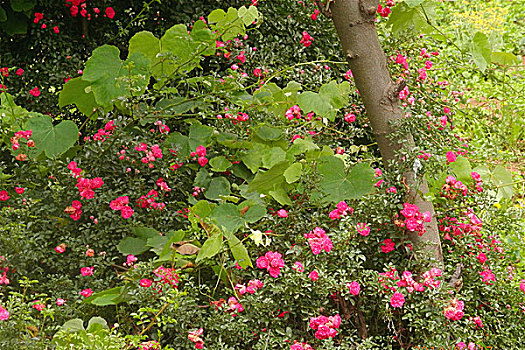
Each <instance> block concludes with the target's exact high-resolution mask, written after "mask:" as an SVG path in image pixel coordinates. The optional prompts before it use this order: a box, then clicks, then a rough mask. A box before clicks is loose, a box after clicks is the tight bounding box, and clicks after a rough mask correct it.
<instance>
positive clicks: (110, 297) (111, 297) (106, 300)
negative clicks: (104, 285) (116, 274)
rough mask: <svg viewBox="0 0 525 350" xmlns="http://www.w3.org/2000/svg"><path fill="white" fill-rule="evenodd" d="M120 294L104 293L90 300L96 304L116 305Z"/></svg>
mask: <svg viewBox="0 0 525 350" xmlns="http://www.w3.org/2000/svg"><path fill="white" fill-rule="evenodd" d="M119 298H120V294H105V295H101V296H97V297H96V298H94V299H93V300H92V301H91V304H93V305H96V306H108V305H117V304H118V303H119V302H118V299H119Z"/></svg>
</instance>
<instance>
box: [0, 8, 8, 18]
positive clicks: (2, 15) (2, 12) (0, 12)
mask: <svg viewBox="0 0 525 350" xmlns="http://www.w3.org/2000/svg"><path fill="white" fill-rule="evenodd" d="M5 21H7V13H6V12H5V10H4V9H3V7H2V6H0V22H5Z"/></svg>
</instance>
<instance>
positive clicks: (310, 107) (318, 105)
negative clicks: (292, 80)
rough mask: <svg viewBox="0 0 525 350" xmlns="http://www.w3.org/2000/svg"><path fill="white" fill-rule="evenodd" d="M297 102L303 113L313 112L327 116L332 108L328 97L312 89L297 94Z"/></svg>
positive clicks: (320, 115)
mask: <svg viewBox="0 0 525 350" xmlns="http://www.w3.org/2000/svg"><path fill="white" fill-rule="evenodd" d="M297 102H298V105H299V107H300V108H301V110H302V111H303V113H310V112H315V114H317V116H319V117H325V116H327V115H328V114H329V113H330V111H331V110H332V106H331V105H330V99H329V98H327V97H325V96H321V95H319V94H316V93H315V92H312V91H306V92H303V93H302V94H300V95H299V96H297Z"/></svg>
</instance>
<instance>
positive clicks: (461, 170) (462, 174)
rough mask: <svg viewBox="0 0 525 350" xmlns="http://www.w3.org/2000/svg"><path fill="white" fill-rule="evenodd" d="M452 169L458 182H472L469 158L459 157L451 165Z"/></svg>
mask: <svg viewBox="0 0 525 350" xmlns="http://www.w3.org/2000/svg"><path fill="white" fill-rule="evenodd" d="M450 167H451V168H452V170H453V171H454V174H456V176H457V178H458V180H460V181H461V182H463V183H464V184H468V183H469V182H471V181H472V175H471V173H472V167H471V166H470V162H469V161H468V160H467V158H465V157H463V156H458V157H457V159H456V161H455V162H453V163H451V164H450Z"/></svg>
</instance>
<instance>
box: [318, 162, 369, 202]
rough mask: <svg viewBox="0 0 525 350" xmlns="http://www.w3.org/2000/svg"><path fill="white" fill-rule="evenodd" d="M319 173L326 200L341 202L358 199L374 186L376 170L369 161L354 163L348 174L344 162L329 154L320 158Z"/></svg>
mask: <svg viewBox="0 0 525 350" xmlns="http://www.w3.org/2000/svg"><path fill="white" fill-rule="evenodd" d="M318 171H319V174H321V175H322V177H323V178H322V180H321V183H320V187H321V190H322V191H323V192H324V193H325V194H326V197H325V198H324V201H331V202H340V201H343V200H348V199H357V198H360V197H362V196H364V195H365V194H368V193H370V192H371V191H372V189H373V188H374V183H375V177H374V171H373V170H372V169H371V168H370V166H369V165H368V164H367V163H358V164H356V165H354V167H353V168H352V170H351V171H350V173H349V174H346V171H345V165H344V162H343V161H342V160H341V159H339V158H338V157H334V156H327V157H323V158H321V159H320V160H319V166H318Z"/></svg>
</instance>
